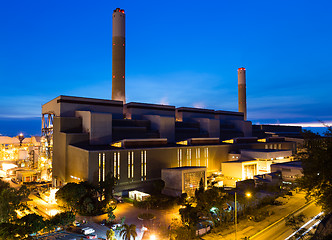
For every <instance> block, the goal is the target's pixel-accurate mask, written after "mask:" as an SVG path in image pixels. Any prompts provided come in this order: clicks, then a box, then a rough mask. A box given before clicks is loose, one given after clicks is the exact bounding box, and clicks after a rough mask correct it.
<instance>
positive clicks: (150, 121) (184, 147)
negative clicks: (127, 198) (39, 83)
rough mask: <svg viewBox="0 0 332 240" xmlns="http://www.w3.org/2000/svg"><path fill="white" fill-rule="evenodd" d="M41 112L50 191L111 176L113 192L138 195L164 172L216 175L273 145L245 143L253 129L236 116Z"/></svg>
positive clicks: (111, 107) (193, 111) (94, 105)
mask: <svg viewBox="0 0 332 240" xmlns="http://www.w3.org/2000/svg"><path fill="white" fill-rule="evenodd" d="M42 113H43V114H52V115H53V116H54V117H53V143H54V146H53V184H54V185H55V186H61V185H63V184H65V183H67V182H80V181H89V182H91V183H93V184H98V183H99V182H101V181H104V180H105V178H106V176H107V174H114V176H115V177H116V178H117V183H118V184H117V186H116V190H117V191H124V190H132V189H142V190H144V189H145V188H147V187H149V185H151V183H152V182H153V181H155V180H158V179H161V171H162V169H167V168H178V167H205V168H206V172H207V173H206V174H207V175H211V174H212V173H216V172H217V173H222V169H221V166H222V163H223V162H226V161H228V160H229V155H230V154H232V153H233V152H240V150H241V149H258V150H263V149H266V148H270V147H269V145H271V146H273V145H276V144H275V142H274V140H273V138H271V141H264V142H260V141H258V139H257V138H255V137H251V133H252V128H251V127H252V126H251V122H249V121H244V115H243V113H238V112H229V111H214V110H210V109H199V108H175V107H174V106H168V105H157V104H143V103H127V104H123V103H122V102H121V101H114V100H103V99H92V98H81V97H70V96H59V97H57V98H55V99H53V100H51V101H50V102H48V103H46V104H44V105H43V106H42ZM124 116H125V117H124ZM229 139H232V141H225V140H229ZM277 143H278V145H277V146H278V149H280V150H290V149H294V144H295V143H294V142H288V141H280V139H278V140H277Z"/></svg>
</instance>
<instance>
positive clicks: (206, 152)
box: [204, 148, 209, 168]
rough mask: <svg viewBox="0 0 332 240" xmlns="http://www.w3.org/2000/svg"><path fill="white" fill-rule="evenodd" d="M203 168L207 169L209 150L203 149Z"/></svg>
mask: <svg viewBox="0 0 332 240" xmlns="http://www.w3.org/2000/svg"><path fill="white" fill-rule="evenodd" d="M204 158H205V166H206V168H208V167H209V148H204Z"/></svg>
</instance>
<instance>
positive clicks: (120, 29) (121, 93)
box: [112, 8, 126, 103]
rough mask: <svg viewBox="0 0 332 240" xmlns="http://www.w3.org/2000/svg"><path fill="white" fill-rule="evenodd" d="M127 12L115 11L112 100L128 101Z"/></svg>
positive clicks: (118, 9)
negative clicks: (126, 87)
mask: <svg viewBox="0 0 332 240" xmlns="http://www.w3.org/2000/svg"><path fill="white" fill-rule="evenodd" d="M125 17H126V15H125V13H124V10H123V9H120V8H117V9H115V10H114V11H113V39H112V42H113V48H112V100H118V101H123V103H125V102H126V93H125V47H126V46H125V30H126V28H125Z"/></svg>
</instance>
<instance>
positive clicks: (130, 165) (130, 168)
mask: <svg viewBox="0 0 332 240" xmlns="http://www.w3.org/2000/svg"><path fill="white" fill-rule="evenodd" d="M127 160H128V170H127V172H128V175H127V177H128V179H134V152H133V151H132V152H128V158H127ZM105 161H106V155H105V153H99V162H98V164H99V171H98V173H99V174H98V181H99V182H101V181H105V168H106V163H105ZM113 173H114V177H115V178H116V179H120V152H116V153H113ZM141 180H142V181H143V180H146V151H141Z"/></svg>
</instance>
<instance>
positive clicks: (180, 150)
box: [178, 149, 182, 167]
mask: <svg viewBox="0 0 332 240" xmlns="http://www.w3.org/2000/svg"><path fill="white" fill-rule="evenodd" d="M178 167H182V149H178Z"/></svg>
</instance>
